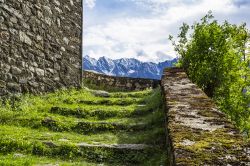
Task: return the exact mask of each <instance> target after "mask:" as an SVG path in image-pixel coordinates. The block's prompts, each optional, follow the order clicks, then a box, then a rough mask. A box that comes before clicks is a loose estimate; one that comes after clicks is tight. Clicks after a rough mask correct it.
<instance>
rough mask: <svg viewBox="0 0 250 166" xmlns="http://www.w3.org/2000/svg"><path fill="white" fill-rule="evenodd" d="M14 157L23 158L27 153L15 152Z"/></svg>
mask: <svg viewBox="0 0 250 166" xmlns="http://www.w3.org/2000/svg"><path fill="white" fill-rule="evenodd" d="M13 157H14V158H23V157H25V155H24V154H21V153H14V154H13Z"/></svg>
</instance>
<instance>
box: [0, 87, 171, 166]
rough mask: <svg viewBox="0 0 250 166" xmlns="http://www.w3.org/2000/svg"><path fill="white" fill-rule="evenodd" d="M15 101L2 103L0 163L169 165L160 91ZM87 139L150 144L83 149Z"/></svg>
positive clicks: (66, 93)
mask: <svg viewBox="0 0 250 166" xmlns="http://www.w3.org/2000/svg"><path fill="white" fill-rule="evenodd" d="M13 99H14V98H13ZM13 99H9V100H2V102H1V107H0V165H39V164H40V165H43V164H59V165H97V164H104V165H165V163H166V160H167V159H166V151H165V142H164V140H165V131H164V114H163V110H162V109H163V108H162V97H161V91H160V89H155V90H145V91H139V92H110V97H97V96H95V95H94V93H93V91H92V90H89V89H86V88H83V89H80V90H76V89H71V90H60V91H57V92H54V93H49V94H45V95H39V96H34V95H28V94H27V95H22V96H19V97H15V100H13ZM81 143H87V144H90V145H103V144H106V145H114V144H146V145H148V146H149V148H145V149H143V150H129V149H113V148H107V147H105V146H104V147H103V146H98V147H95V146H93V147H80V146H79V144H81Z"/></svg>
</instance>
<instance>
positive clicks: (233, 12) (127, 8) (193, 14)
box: [83, 0, 250, 62]
mask: <svg viewBox="0 0 250 166" xmlns="http://www.w3.org/2000/svg"><path fill="white" fill-rule="evenodd" d="M209 10H211V11H212V12H213V15H214V16H215V19H217V20H218V21H220V22H223V21H224V20H228V21H229V22H230V23H234V24H241V23H243V22H245V23H247V27H248V29H250V25H249V24H250V0H84V9H83V27H84V28H83V55H84V56H85V55H89V56H90V57H93V58H96V59H98V58H99V57H102V56H105V57H108V58H111V59H119V58H136V59H138V60H141V61H143V62H162V61H165V60H170V59H173V58H175V57H176V56H177V54H176V52H175V51H174V48H173V46H172V44H171V42H170V41H169V40H168V37H169V35H173V36H174V37H176V36H177V35H178V33H179V27H180V26H181V25H182V23H183V22H185V23H188V24H193V23H194V22H195V21H199V20H200V19H201V18H202V17H203V16H204V15H205V14H207V13H208V11H209Z"/></svg>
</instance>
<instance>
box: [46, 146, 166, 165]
mask: <svg viewBox="0 0 250 166" xmlns="http://www.w3.org/2000/svg"><path fill="white" fill-rule="evenodd" d="M42 144H44V145H45V146H46V147H47V148H49V149H50V150H49V151H50V153H51V154H53V155H58V154H60V155H62V156H68V155H75V157H80V158H83V159H86V160H87V161H94V162H97V163H98V162H105V163H119V164H126V165H141V164H142V163H143V162H144V161H146V160H147V159H148V158H150V157H152V156H155V155H160V154H161V153H162V149H160V148H159V147H153V146H150V145H146V144H88V143H85V142H83V143H79V144H76V145H73V146H72V145H67V144H65V145H57V144H55V143H53V142H42Z"/></svg>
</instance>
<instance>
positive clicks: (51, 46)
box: [0, 0, 82, 96]
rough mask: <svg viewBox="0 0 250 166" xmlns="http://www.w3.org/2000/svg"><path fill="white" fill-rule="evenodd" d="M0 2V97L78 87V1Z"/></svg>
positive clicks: (4, 0) (79, 2)
mask: <svg viewBox="0 0 250 166" xmlns="http://www.w3.org/2000/svg"><path fill="white" fill-rule="evenodd" d="M0 3H1V4H0V24H1V25H0V67H1V68H0V76H1V77H0V80H2V81H4V82H5V83H4V84H1V92H0V96H1V95H3V94H7V93H9V92H13V93H15V91H18V92H20V90H23V91H25V92H32V93H34V92H40V91H50V90H55V89H58V88H61V87H72V86H77V87H79V86H80V80H81V79H80V78H81V66H82V64H81V51H80V45H81V26H80V25H81V22H82V18H81V15H82V6H81V1H79V0H77V1H72V2H70V1H61V0H51V1H47V0H46V1H37V2H31V1H24V0H16V1H14V0H8V1H6V0H0ZM71 3H72V4H73V5H70V4H71ZM72 11H73V12H72ZM72 38H73V39H74V40H72ZM71 40H72V41H73V42H71ZM72 48H76V49H75V50H72ZM54 64H55V65H54ZM20 87H21V88H20ZM45 87H46V88H45Z"/></svg>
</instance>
